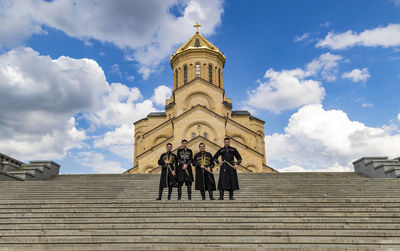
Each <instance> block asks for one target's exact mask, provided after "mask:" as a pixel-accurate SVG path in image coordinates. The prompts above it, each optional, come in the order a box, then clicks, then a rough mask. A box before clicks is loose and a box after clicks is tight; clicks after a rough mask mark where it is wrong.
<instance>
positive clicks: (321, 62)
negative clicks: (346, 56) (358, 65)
mask: <svg viewBox="0 0 400 251" xmlns="http://www.w3.org/2000/svg"><path fill="white" fill-rule="evenodd" d="M340 60H342V57H341V56H339V55H335V54H331V53H329V52H327V53H324V54H321V55H320V56H319V58H317V59H314V60H313V61H311V62H310V63H308V64H307V67H306V69H307V75H308V76H316V75H317V74H319V73H320V74H321V78H322V79H324V80H326V81H328V82H333V81H335V80H336V75H337V72H338V69H337V68H338V62H339V61H340Z"/></svg>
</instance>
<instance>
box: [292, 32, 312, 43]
mask: <svg viewBox="0 0 400 251" xmlns="http://www.w3.org/2000/svg"><path fill="white" fill-rule="evenodd" d="M309 37H310V33H309V32H307V33H304V34H303V35H301V36H296V37H295V38H294V41H295V42H300V41H303V40H305V39H307V38H309Z"/></svg>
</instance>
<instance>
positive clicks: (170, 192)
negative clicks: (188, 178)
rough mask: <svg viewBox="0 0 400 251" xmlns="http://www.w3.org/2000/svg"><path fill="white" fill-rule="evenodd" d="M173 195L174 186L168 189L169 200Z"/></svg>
mask: <svg viewBox="0 0 400 251" xmlns="http://www.w3.org/2000/svg"><path fill="white" fill-rule="evenodd" d="M171 194H172V186H170V187H168V200H170V199H171Z"/></svg>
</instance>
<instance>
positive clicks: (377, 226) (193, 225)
mask: <svg viewBox="0 0 400 251" xmlns="http://www.w3.org/2000/svg"><path fill="white" fill-rule="evenodd" d="M118 229H121V230H124V229H125V230H129V229H152V230H153V231H154V230H156V229H201V230H203V231H206V230H210V231H213V230H217V229H224V230H226V229H242V230H251V229H253V230H268V229H269V230H273V229H277V230H303V229H305V230H342V229H344V230H363V231H366V230H384V231H391V230H396V231H397V230H399V229H400V224H393V223H392V224H391V223H371V222H356V223H348V222H339V223H335V222H309V223H306V224H305V223H293V222H266V223H262V222H257V223H246V222H244V223H237V222H186V223H185V222H182V223H180V224H179V225H177V224H176V223H168V222H158V223H151V222H147V223H146V222H145V223H131V224H127V223H90V224H86V223H70V224H62V223H61V224H52V223H49V224H35V223H26V224H22V223H21V224H0V230H2V231H5V232H7V233H8V234H10V232H9V231H10V230H12V231H14V230H29V231H44V230H77V231H80V230H107V231H114V230H118Z"/></svg>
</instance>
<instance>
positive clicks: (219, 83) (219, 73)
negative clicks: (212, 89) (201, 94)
mask: <svg viewBox="0 0 400 251" xmlns="http://www.w3.org/2000/svg"><path fill="white" fill-rule="evenodd" d="M218 86H219V87H221V68H220V69H218Z"/></svg>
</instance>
